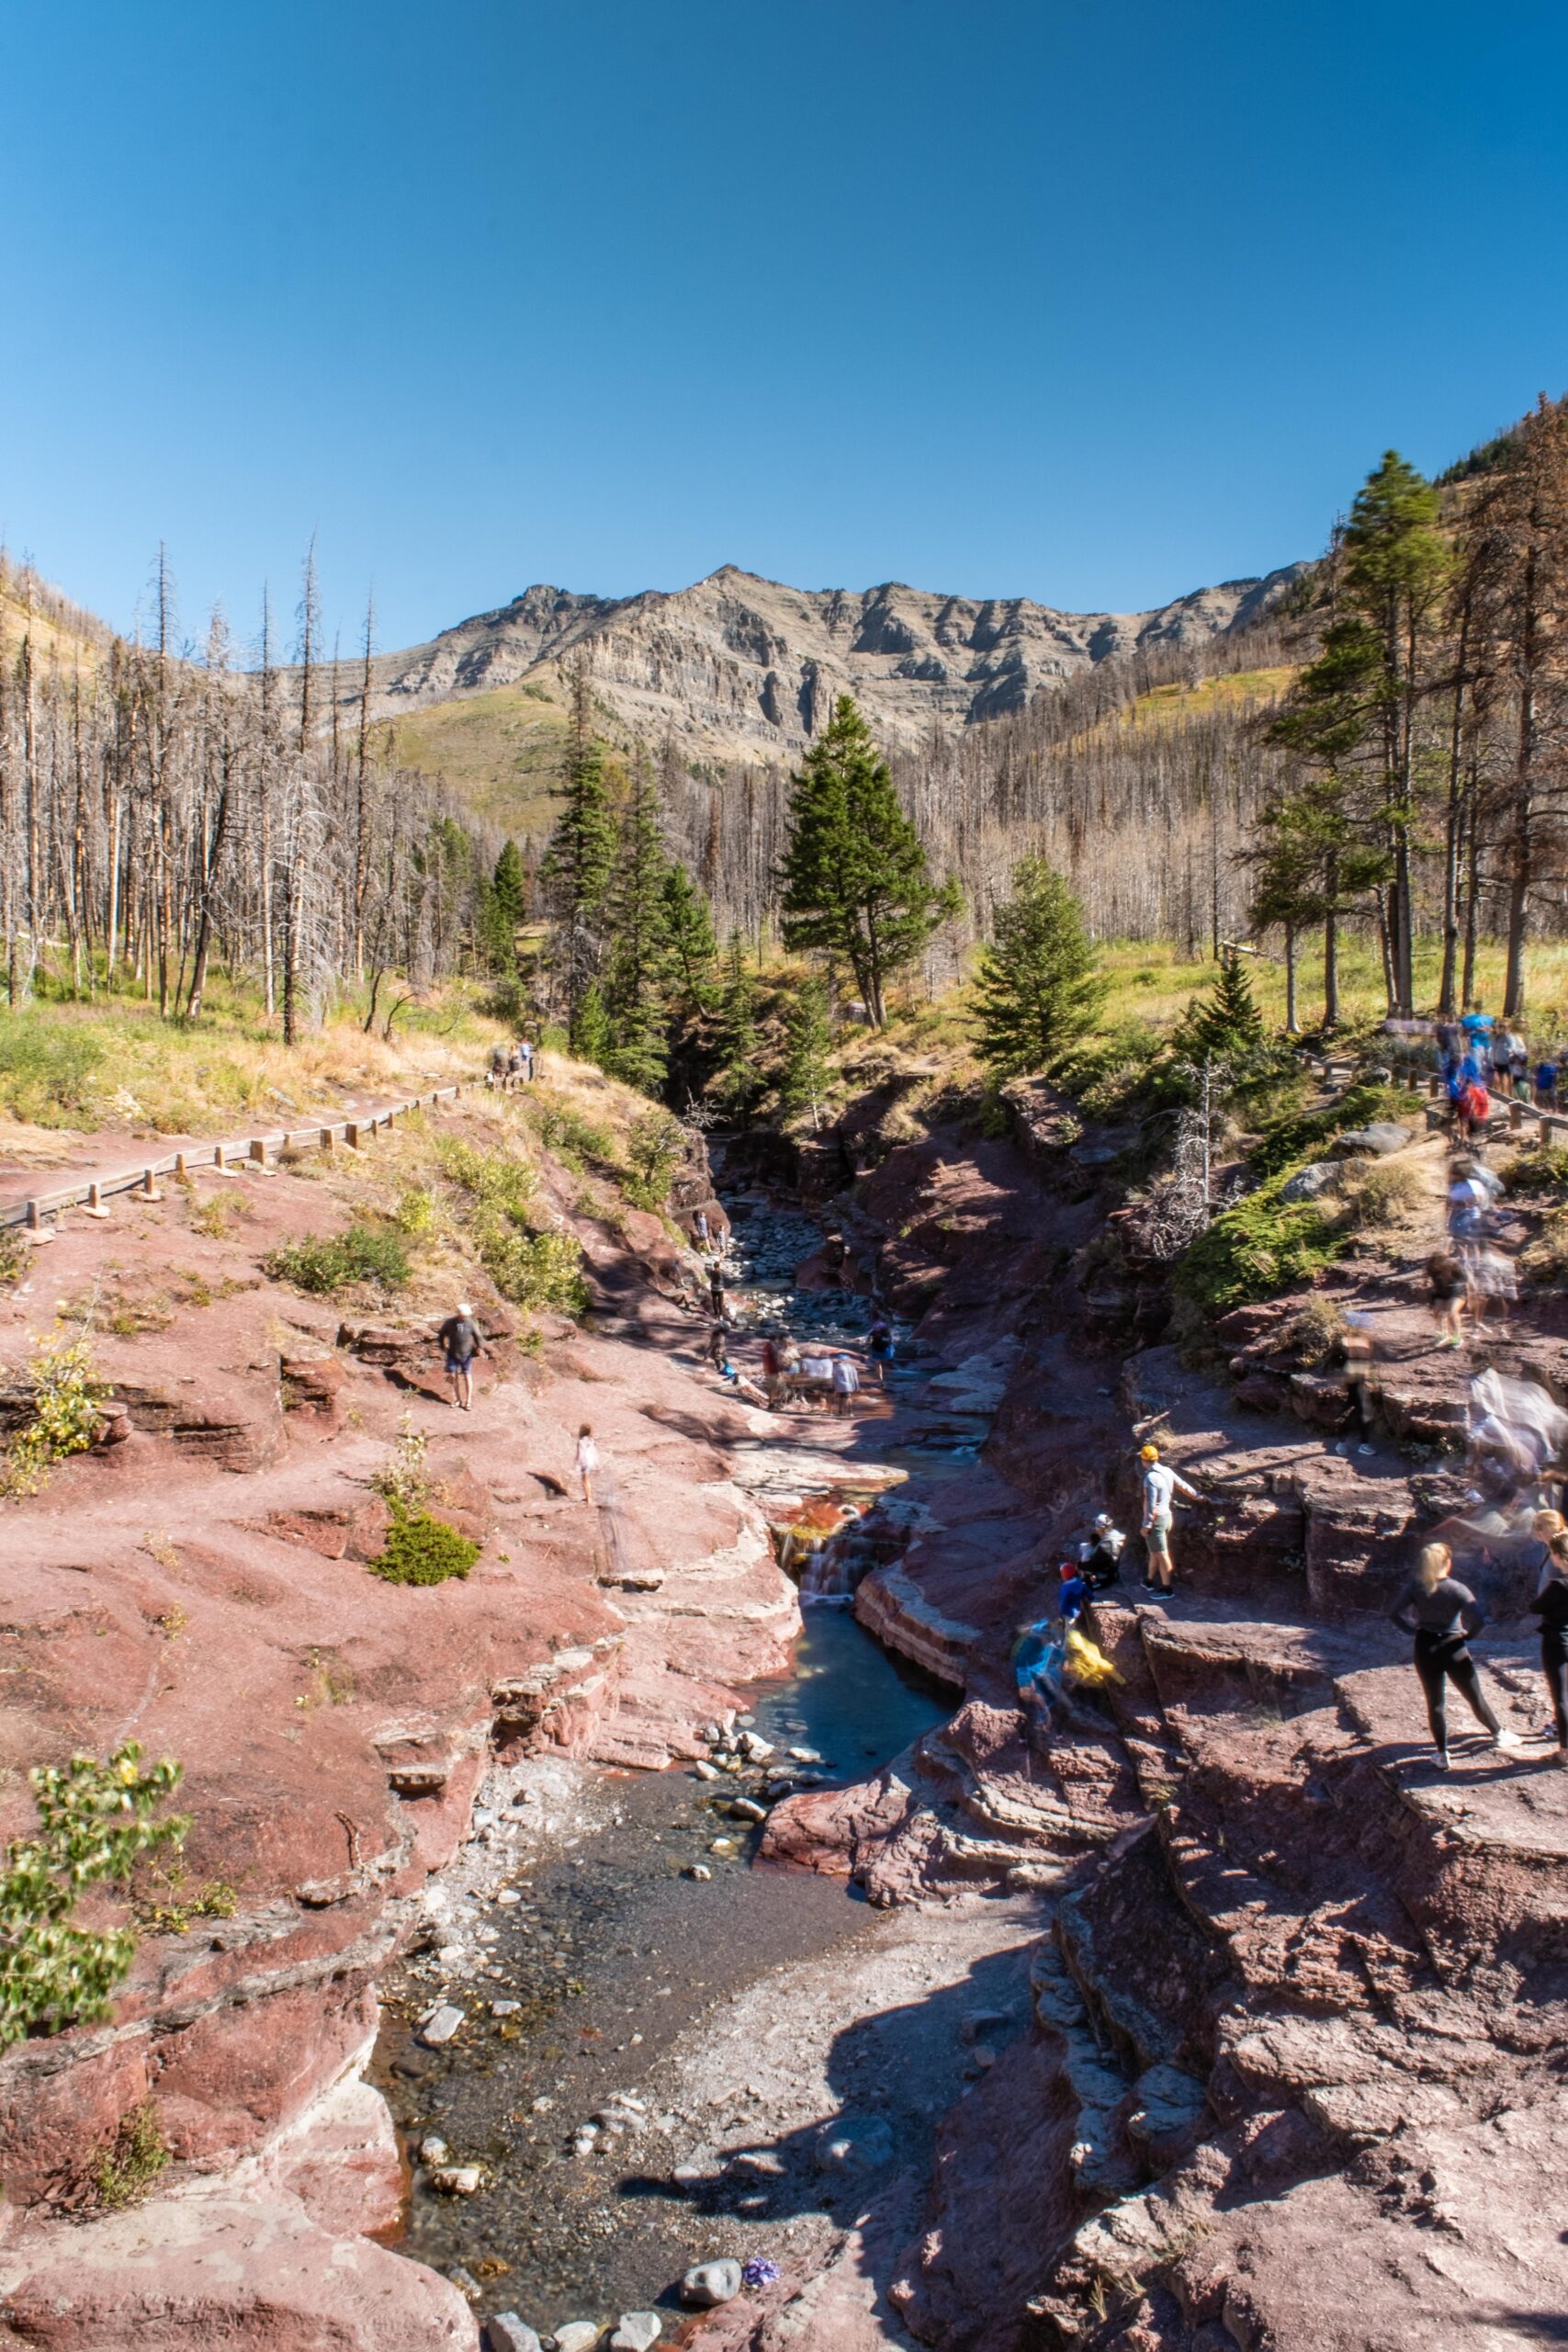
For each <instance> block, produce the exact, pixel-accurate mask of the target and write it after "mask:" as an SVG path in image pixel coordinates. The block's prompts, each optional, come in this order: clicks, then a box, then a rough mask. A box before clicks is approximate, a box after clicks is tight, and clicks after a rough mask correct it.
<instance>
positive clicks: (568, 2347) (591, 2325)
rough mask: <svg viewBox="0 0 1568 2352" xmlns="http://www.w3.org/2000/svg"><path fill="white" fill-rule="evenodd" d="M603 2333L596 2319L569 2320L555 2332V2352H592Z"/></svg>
mask: <svg viewBox="0 0 1568 2352" xmlns="http://www.w3.org/2000/svg"><path fill="white" fill-rule="evenodd" d="M602 2335H604V2329H603V2328H602V2327H601V2326H600V2324H599V2323H598V2321H597V2320H596V2319H569V2320H568V2321H567V2323H566V2325H565V2326H564V2327H558V2328H557V2330H556V2352H593V2347H594V2346H595V2345H596V2344H597V2343H598V2341H599V2339H600V2337H601V2336H602Z"/></svg>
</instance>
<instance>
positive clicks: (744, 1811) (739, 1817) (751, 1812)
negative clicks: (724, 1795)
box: [728, 1797, 768, 1821]
mask: <svg viewBox="0 0 1568 2352" xmlns="http://www.w3.org/2000/svg"><path fill="white" fill-rule="evenodd" d="M728 1813H729V1817H730V1819H731V1821H766V1819H767V1817H768V1808H767V1806H766V1805H765V1804H758V1803H757V1801H756V1799H755V1798H754V1797H732V1798H731V1799H730V1802H729V1805H728Z"/></svg>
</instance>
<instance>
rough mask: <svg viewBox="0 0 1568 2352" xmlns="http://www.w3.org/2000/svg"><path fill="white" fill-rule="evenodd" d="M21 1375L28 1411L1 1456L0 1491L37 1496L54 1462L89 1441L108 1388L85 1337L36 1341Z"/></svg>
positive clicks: (79, 1451) (88, 1443)
mask: <svg viewBox="0 0 1568 2352" xmlns="http://www.w3.org/2000/svg"><path fill="white" fill-rule="evenodd" d="M24 1379H25V1383H26V1385H27V1389H28V1415H27V1419H25V1420H24V1422H23V1423H22V1426H21V1428H20V1429H19V1430H16V1431H15V1433H14V1434H13V1436H12V1438H11V1440H10V1442H9V1443H8V1444H7V1446H6V1451H5V1453H4V1454H3V1455H0V1495H12V1496H21V1495H36V1494H37V1493H38V1491H39V1488H40V1487H42V1486H43V1485H44V1484H45V1483H46V1482H47V1480H48V1477H49V1474H50V1471H51V1469H52V1468H53V1466H54V1464H56V1463H57V1462H62V1461H64V1460H65V1458H66V1457H67V1455H69V1454H73V1453H85V1450H86V1448H87V1447H88V1446H90V1445H91V1444H92V1442H93V1440H94V1438H95V1437H96V1435H97V1432H98V1424H99V1422H100V1420H101V1419H102V1418H103V1417H102V1414H101V1413H100V1411H99V1406H100V1404H101V1402H102V1399H103V1397H105V1396H106V1395H107V1383H105V1382H104V1381H102V1380H100V1379H99V1378H98V1376H97V1374H96V1373H95V1371H94V1369H93V1354H92V1350H91V1348H90V1346H89V1345H88V1342H87V1340H86V1339H85V1337H82V1336H80V1335H79V1336H78V1337H77V1338H76V1339H74V1340H68V1339H64V1338H57V1339H42V1340H38V1341H37V1342H36V1344H35V1346H34V1349H33V1354H32V1361H31V1363H29V1364H28V1368H27V1372H26V1374H24Z"/></svg>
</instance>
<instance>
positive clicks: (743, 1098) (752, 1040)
mask: <svg viewBox="0 0 1568 2352" xmlns="http://www.w3.org/2000/svg"><path fill="white" fill-rule="evenodd" d="M760 1042H761V1041H760V1039H759V1037H758V1035H757V990H756V985H755V983H754V981H753V979H752V978H751V975H750V972H749V971H748V970H747V968H746V957H745V954H744V951H743V950H742V947H741V944H740V933H739V932H738V931H732V932H731V933H730V934H729V944H728V947H727V948H726V949H725V955H724V986H723V989H722V991H721V993H720V996H719V1001H718V1018H717V1034H716V1039H715V1046H716V1056H717V1069H716V1071H715V1074H714V1078H713V1080H712V1083H711V1085H710V1088H709V1091H710V1092H711V1093H712V1094H713V1095H714V1096H715V1097H716V1100H717V1102H718V1103H720V1104H721V1106H722V1107H723V1108H724V1109H725V1110H726V1111H728V1112H729V1113H730V1114H732V1115H734V1116H736V1117H739V1118H743V1117H744V1116H745V1114H746V1113H747V1112H748V1111H749V1110H750V1107H751V1104H752V1103H754V1102H755V1100H756V1098H757V1096H758V1094H759V1093H760V1092H761V1079H760V1077H759V1074H758V1069H757V1054H758V1047H759V1045H760Z"/></svg>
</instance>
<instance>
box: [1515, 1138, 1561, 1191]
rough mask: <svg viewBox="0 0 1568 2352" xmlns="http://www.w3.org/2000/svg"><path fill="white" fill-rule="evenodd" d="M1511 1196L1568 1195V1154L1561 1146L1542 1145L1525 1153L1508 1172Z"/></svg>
mask: <svg viewBox="0 0 1568 2352" xmlns="http://www.w3.org/2000/svg"><path fill="white" fill-rule="evenodd" d="M1507 1178H1508V1190H1509V1192H1510V1193H1562V1192H1564V1191H1568V1151H1564V1150H1563V1148H1562V1145H1561V1144H1540V1145H1537V1146H1536V1147H1535V1148H1534V1149H1533V1150H1530V1151H1521V1152H1520V1153H1519V1155H1518V1157H1517V1159H1514V1160H1511V1161H1510V1162H1509V1165H1508V1170H1507Z"/></svg>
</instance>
